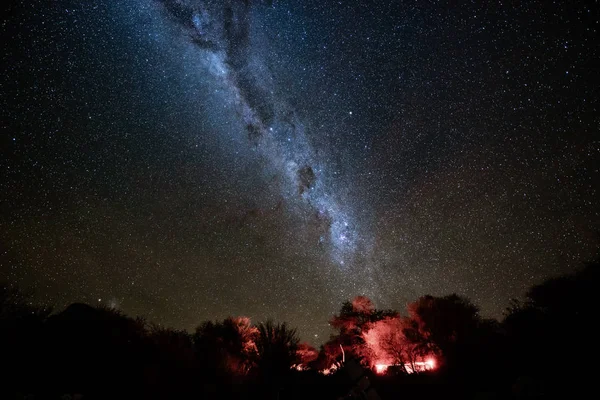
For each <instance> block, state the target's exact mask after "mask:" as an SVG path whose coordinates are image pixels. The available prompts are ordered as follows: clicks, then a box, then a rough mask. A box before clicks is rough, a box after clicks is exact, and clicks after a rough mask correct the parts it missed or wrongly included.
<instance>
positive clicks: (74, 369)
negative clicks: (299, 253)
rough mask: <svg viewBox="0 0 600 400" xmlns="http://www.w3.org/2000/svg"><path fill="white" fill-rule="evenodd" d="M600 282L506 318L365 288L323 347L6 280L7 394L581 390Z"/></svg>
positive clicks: (448, 394) (288, 332)
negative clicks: (68, 299) (60, 300)
mask: <svg viewBox="0 0 600 400" xmlns="http://www.w3.org/2000/svg"><path fill="white" fill-rule="evenodd" d="M599 284H600V263H599V262H597V261H596V262H593V263H590V264H587V265H586V266H585V267H584V268H582V269H580V270H579V271H577V272H576V273H573V274H570V275H565V276H562V277H558V278H553V279H549V280H547V281H546V282H544V283H542V284H540V285H536V286H534V287H532V288H531V289H530V290H529V291H528V293H527V297H526V299H525V300H524V301H521V302H517V301H513V302H512V303H511V304H510V306H509V307H508V308H507V312H506V315H505V318H504V319H503V320H502V321H496V320H491V319H485V318H482V317H481V316H480V315H479V310H478V308H477V306H476V305H474V304H473V303H471V302H470V301H469V300H468V299H466V298H464V297H461V296H458V295H456V294H451V295H447V296H443V297H434V296H423V297H421V298H419V299H417V300H416V301H415V302H413V303H410V304H408V305H407V310H406V311H407V312H406V313H405V315H402V314H401V313H400V312H398V311H395V310H378V309H376V308H375V306H374V305H373V303H372V302H371V301H370V300H369V299H368V298H366V297H362V296H359V297H356V298H355V299H353V300H352V301H348V302H345V303H344V304H342V306H341V308H340V311H339V313H338V314H336V315H334V316H333V317H332V319H331V321H330V324H331V326H332V327H333V328H334V329H335V330H336V333H335V334H334V335H332V336H331V338H330V339H329V341H327V342H326V343H325V344H324V345H323V346H321V348H320V349H319V350H317V349H314V348H312V347H311V346H309V345H308V344H306V343H300V341H299V338H298V335H297V333H296V330H295V329H293V328H290V327H289V326H288V325H286V324H285V323H281V324H278V323H274V322H272V321H266V322H264V323H259V324H257V325H253V324H252V323H251V321H250V320H249V319H248V318H244V317H237V318H227V319H225V320H223V321H214V322H213V321H207V322H203V323H201V324H200V325H199V326H198V328H196V330H195V332H193V333H189V332H187V331H182V330H175V329H170V328H165V327H162V326H158V325H154V324H152V323H149V322H148V321H146V320H145V319H143V318H131V317H128V316H126V315H125V314H123V313H122V312H120V311H119V310H115V309H111V308H105V307H92V306H89V305H85V304H72V305H70V306H69V307H67V308H66V309H65V310H63V311H61V312H55V313H53V312H52V310H51V309H49V308H44V307H37V306H35V305H33V304H32V302H31V300H30V297H29V296H27V295H25V294H23V293H22V292H20V291H19V290H17V289H15V288H11V287H10V286H8V285H4V286H2V287H0V360H1V363H2V369H3V371H4V372H2V380H1V381H2V383H1V387H0V397H1V398H34V399H46V398H48V399H50V398H53V399H58V398H83V399H107V398H110V399H113V398H130V399H132V398H149V399H152V398H154V399H159V398H160V399H163V398H169V399H170V398H181V397H186V398H209V399H212V398H215V399H216V398H267V399H269V398H279V399H288V398H289V399H303V398H307V397H311V398H318V399H337V398H360V396H364V395H365V392H364V390H363V391H361V390H360V387H361V385H364V379H368V380H369V382H370V387H373V388H375V390H376V391H377V393H379V396H380V397H381V398H382V399H386V398H389V399H391V398H399V397H407V396H408V397H412V396H415V397H419V398H440V397H444V398H503V399H513V398H554V397H556V396H557V395H558V394H562V395H565V396H567V397H574V396H576V395H577V394H578V393H583V392H585V391H586V390H587V389H590V388H593V387H594V385H593V384H594V379H595V378H596V376H595V375H596V370H597V368H596V367H595V365H596V363H597V360H598V355H599V354H598V353H599V347H600V346H599V342H598V339H597V329H596V328H595V326H596V316H597V315H598V306H599V303H600V302H599V300H598V299H599V297H598V295H597V294H596V291H597V290H599V289H600V285H599ZM350 360H352V362H356V363H357V364H360V365H362V367H363V368H364V371H365V373H364V376H365V377H366V378H364V377H363V378H361V379H362V380H361V381H360V382H358V381H356V379H353V378H352V376H351V374H349V372H348V371H347V369H348V368H346V367H345V365H346V364H347V363H348V362H351V361H350ZM426 384H427V385H426ZM353 396H354V397H353Z"/></svg>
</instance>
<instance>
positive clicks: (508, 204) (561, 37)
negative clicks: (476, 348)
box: [0, 0, 600, 344]
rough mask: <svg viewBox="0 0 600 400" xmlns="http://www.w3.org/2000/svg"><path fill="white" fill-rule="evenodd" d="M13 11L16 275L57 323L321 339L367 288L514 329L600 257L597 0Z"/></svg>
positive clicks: (7, 238)
mask: <svg viewBox="0 0 600 400" xmlns="http://www.w3.org/2000/svg"><path fill="white" fill-rule="evenodd" d="M483 3H485V4H483ZM3 7H4V8H5V10H4V12H3V14H2V15H3V20H2V25H1V29H2V38H3V39H4V41H5V44H4V45H3V50H2V52H1V53H0V54H1V56H2V59H1V60H2V66H3V71H4V72H3V74H2V77H1V78H0V85H1V86H0V88H1V93H2V97H1V103H0V114H1V116H2V124H1V132H2V134H1V139H0V140H1V141H0V149H1V153H0V155H1V157H0V167H1V171H2V172H1V174H0V211H1V214H0V280H2V281H4V282H8V283H9V284H14V285H18V286H19V287H21V288H22V289H25V290H28V291H31V292H33V293H34V296H35V297H36V299H38V300H39V301H45V302H51V303H53V304H55V305H56V306H57V308H58V309H60V308H61V307H64V306H65V305H67V304H69V303H71V302H75V301H80V302H87V303H91V304H98V303H100V304H106V305H109V306H112V307H118V308H120V309H122V310H123V311H124V312H126V313H128V314H131V315H144V316H146V317H148V319H150V320H153V321H155V322H159V323H162V324H166V325H169V326H173V327H176V328H185V329H193V328H194V327H195V326H196V325H198V324H199V323H200V322H201V321H203V320H207V319H211V320H214V319H222V318H225V317H227V316H229V315H234V316H235V315H246V316H250V317H251V318H252V320H253V321H255V322H258V321H261V320H264V319H266V318H268V317H271V318H273V319H275V320H276V321H287V322H288V323H290V324H291V325H292V326H296V327H298V330H299V333H300V335H301V337H302V338H303V339H305V340H308V341H310V342H312V343H315V344H319V343H322V342H323V341H324V340H326V339H327V337H328V333H329V327H328V325H327V321H328V319H329V318H330V316H331V315H332V314H333V313H335V312H336V311H337V310H339V307H340V305H341V303H342V301H344V300H345V299H349V298H352V297H354V296H356V295H366V296H368V297H370V298H372V299H373V300H374V301H375V303H376V304H377V306H379V307H385V308H387V307H392V308H396V309H398V310H404V308H405V305H406V303H407V302H410V301H413V300H415V299H416V298H418V297H419V296H421V295H424V294H432V295H444V294H448V293H452V292H456V293H458V294H460V295H464V296H467V297H469V298H470V299H471V300H472V301H473V302H475V303H476V304H478V305H479V306H480V307H481V311H482V314H483V315H484V316H490V317H501V315H502V311H503V310H504V308H505V307H506V306H507V305H508V302H509V299H510V298H513V297H521V296H523V294H524V292H525V291H526V289H527V288H528V287H529V286H531V285H533V284H536V283H539V282H541V281H542V280H543V279H545V278H547V277H550V276H555V275H557V274H561V273H566V272H570V271H573V270H574V269H575V268H577V267H578V266H580V265H581V264H582V262H584V261H586V260H588V259H590V257H592V256H593V255H594V254H595V252H596V250H597V248H598V231H600V208H599V207H598V204H599V200H600V193H599V190H600V173H599V166H600V133H599V128H600V111H599V106H600V104H599V98H600V79H599V78H600V37H599V34H598V30H599V28H600V24H599V22H598V21H599V20H600V13H599V9H600V7H599V4H598V1H585V2H583V1H582V2H579V1H554V2H549V1H539V2H537V1H536V2H462V1H459V2H445V1H401V0H398V1H392V0H378V1H373V2H358V1H346V0H340V1H325V0H305V1H293V0H280V1H277V0H274V1H258V0H257V1H251V0H225V1H216V0H206V1H201V0H111V1H108V0H105V1H74V0H57V1H51V2H48V1H40V0H34V1H14V0H13V1H10V2H9V3H8V5H5V6H3Z"/></svg>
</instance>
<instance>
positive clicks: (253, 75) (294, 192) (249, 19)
mask: <svg viewBox="0 0 600 400" xmlns="http://www.w3.org/2000/svg"><path fill="white" fill-rule="evenodd" d="M163 3H164V7H165V10H166V12H168V13H169V15H170V16H171V17H172V18H174V19H175V20H176V21H177V22H178V23H180V24H181V25H182V26H183V27H184V28H186V29H185V33H186V34H187V36H188V37H187V38H186V37H185V36H184V38H183V39H189V40H191V41H192V42H193V43H194V44H196V45H197V47H198V51H201V52H204V54H203V59H205V60H206V61H207V65H206V68H207V70H208V71H209V72H210V73H211V74H212V75H213V77H214V78H216V79H218V80H219V81H221V83H222V84H224V85H226V87H227V92H228V96H229V97H230V99H231V101H232V102H233V104H234V105H235V108H236V109H237V111H238V118H240V119H241V121H242V122H243V124H244V125H245V126H246V134H247V136H248V141H249V145H252V146H255V148H256V150H257V152H258V154H259V156H260V157H263V158H266V159H268V160H269V161H270V162H271V163H272V165H273V166H274V167H275V168H276V169H277V170H279V171H280V174H281V175H282V177H283V179H284V181H285V182H286V183H285V185H283V186H282V188H283V189H284V191H283V193H282V196H283V197H284V198H285V199H286V201H289V202H298V201H299V202H301V203H302V204H301V205H300V206H301V208H300V209H298V208H297V210H299V211H300V212H303V213H305V214H307V215H306V218H309V219H313V220H314V221H315V222H316V223H318V224H322V226H323V228H324V229H325V230H327V231H328V232H327V235H323V236H321V237H320V240H319V245H320V246H321V247H327V249H326V251H327V252H329V253H330V254H331V259H332V261H333V262H335V263H336V264H337V265H339V266H340V267H345V265H346V263H348V262H349V261H351V260H352V258H353V256H354V253H355V252H356V250H357V246H358V242H360V240H361V234H362V233H361V232H360V231H359V228H358V227H357V225H358V224H357V223H356V221H353V219H352V217H351V215H350V212H351V209H349V208H348V207H346V208H347V209H346V210H344V205H342V204H341V203H340V202H339V200H338V199H336V196H335V193H331V192H332V188H331V187H328V185H327V183H326V178H325V175H326V169H327V168H326V166H325V165H323V163H322V161H320V160H318V159H317V157H316V155H315V151H314V150H313V147H312V146H311V144H310V140H309V138H308V135H309V133H308V132H307V131H306V128H305V126H304V124H303V123H302V121H301V120H300V119H299V118H298V116H297V113H296V111H295V110H294V108H293V107H292V106H291V105H289V104H288V102H287V100H286V99H285V98H282V97H281V96H278V95H276V94H275V83H274V79H273V76H272V74H271V72H270V71H269V69H268V67H267V66H266V65H265V63H264V60H262V59H261V54H263V53H265V52H268V51H269V48H268V44H265V43H264V42H261V41H260V38H258V37H254V36H252V32H253V31H254V29H253V26H252V24H253V23H254V21H253V14H252V10H253V8H252V2H249V1H225V2H223V1H201V0H197V1H186V2H182V1H176V0H164V1H163ZM312 134H313V135H318V132H313V133H312ZM363 250H364V248H363Z"/></svg>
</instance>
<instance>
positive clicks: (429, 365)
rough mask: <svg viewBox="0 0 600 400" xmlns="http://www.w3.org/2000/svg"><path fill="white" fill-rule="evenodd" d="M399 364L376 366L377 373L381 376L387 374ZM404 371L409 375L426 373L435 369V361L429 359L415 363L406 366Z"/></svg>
mask: <svg viewBox="0 0 600 400" xmlns="http://www.w3.org/2000/svg"><path fill="white" fill-rule="evenodd" d="M396 365H398V364H382V363H377V364H375V372H376V373H377V374H379V375H383V374H385V373H386V372H387V370H388V368H389V367H393V366H396ZM404 369H405V370H406V372H407V373H409V374H413V373H415V372H425V371H431V370H433V369H435V360H434V359H433V358H429V359H427V360H425V361H415V362H414V363H412V365H411V364H404Z"/></svg>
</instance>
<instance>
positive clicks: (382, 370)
mask: <svg viewBox="0 0 600 400" xmlns="http://www.w3.org/2000/svg"><path fill="white" fill-rule="evenodd" d="M387 369H388V365H386V364H375V372H377V373H378V374H383V373H385V371H386V370H387Z"/></svg>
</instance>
